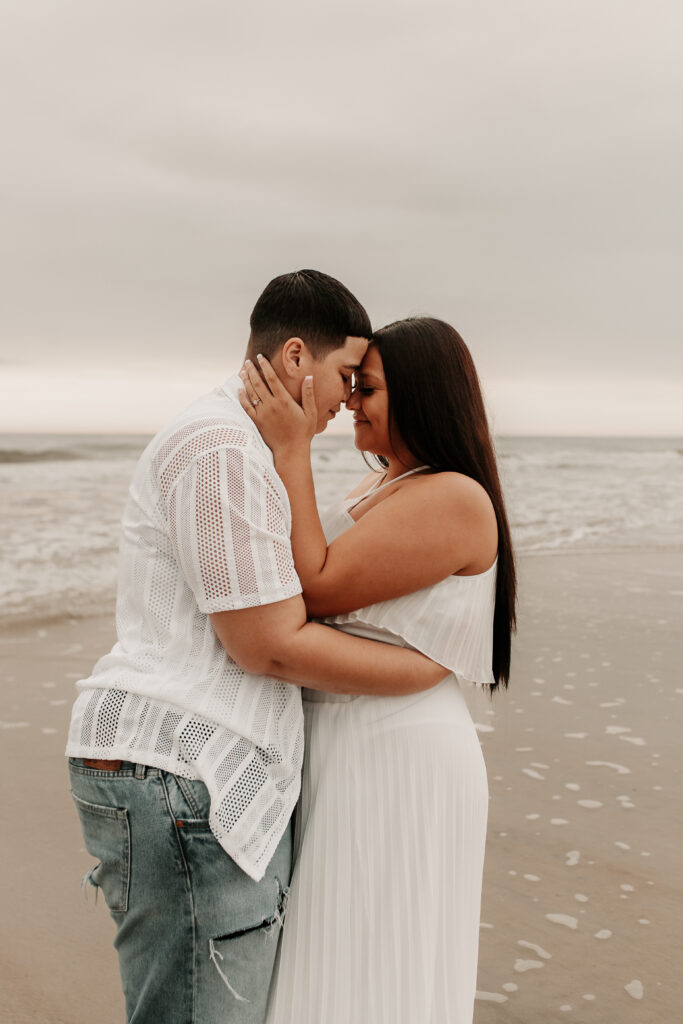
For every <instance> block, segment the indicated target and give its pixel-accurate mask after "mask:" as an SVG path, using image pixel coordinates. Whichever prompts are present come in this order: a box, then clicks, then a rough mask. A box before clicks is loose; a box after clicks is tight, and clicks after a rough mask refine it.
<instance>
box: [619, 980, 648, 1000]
mask: <svg viewBox="0 0 683 1024" xmlns="http://www.w3.org/2000/svg"><path fill="white" fill-rule="evenodd" d="M624 988H625V989H626V991H627V992H628V994H629V995H630V996H631V997H632V998H633V999H642V998H643V994H644V990H643V983H642V981H640V980H639V979H638V978H634V979H633V981H629V983H628V985H624Z"/></svg>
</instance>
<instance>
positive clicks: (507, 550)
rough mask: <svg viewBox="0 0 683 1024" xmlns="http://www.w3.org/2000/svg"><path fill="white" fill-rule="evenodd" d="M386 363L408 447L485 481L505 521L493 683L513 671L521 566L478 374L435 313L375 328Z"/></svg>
mask: <svg viewBox="0 0 683 1024" xmlns="http://www.w3.org/2000/svg"><path fill="white" fill-rule="evenodd" d="M372 342H373V343H374V344H375V345H376V346H377V349H378V351H379V354H380V356H381V359H382V364H383V366H384V376H385V378H386V382H387V393H388V398H389V431H390V435H389V436H390V437H391V431H392V428H393V429H394V430H395V432H396V433H397V434H398V436H399V437H400V438H401V441H402V442H403V444H404V445H405V446H406V448H408V450H409V451H410V452H411V453H412V454H413V455H414V456H415V458H417V459H419V460H420V461H421V462H424V463H426V464H427V465H428V466H431V468H432V469H434V470H435V471H436V472H443V471H448V470H450V471H455V472H457V473H463V474H464V475H465V476H469V477H472V479H473V480H476V481H477V483H478V484H481V486H482V487H483V488H484V490H485V491H486V493H487V494H488V496H489V498H490V499H491V503H492V505H493V508H494V511H495V513H496V522H497V524H498V570H497V578H496V606H495V612H494V618H493V677H494V680H495V682H494V683H493V684H492V686H491V690H495V689H496V687H497V686H498V685H499V684H501V685H502V686H504V687H506V686H507V684H508V680H509V678H510V642H511V635H512V632H513V631H514V629H515V625H516V610H515V601H516V572H515V558H514V553H513V550H512V541H511V539H510V527H509V525H508V518H507V513H506V511H505V502H504V500H503V492H502V488H501V486H500V479H499V476H498V467H497V466H496V456H495V452H494V448H493V442H492V440H491V434H490V432H489V426H488V421H487V418H486V410H485V408H484V400H483V398H482V394H481V387H480V384H479V377H478V376H477V371H476V369H475V366H474V362H473V360H472V356H471V355H470V352H469V349H468V348H467V345H466V344H465V342H464V341H463V340H462V338H461V337H460V335H459V334H458V332H457V331H456V330H455V328H453V327H451V326H450V324H447V323H444V321H443V320H435V319H433V318H432V317H413V318H411V319H409V320H398V321H397V322H396V323H393V324H389V325H388V326H387V327H383V328H382V329H381V330H379V331H375V333H374V334H373V336H372Z"/></svg>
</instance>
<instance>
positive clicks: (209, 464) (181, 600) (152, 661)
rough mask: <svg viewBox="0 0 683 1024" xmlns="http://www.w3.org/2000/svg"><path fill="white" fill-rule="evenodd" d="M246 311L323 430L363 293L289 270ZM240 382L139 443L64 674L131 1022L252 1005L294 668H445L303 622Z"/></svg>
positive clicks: (238, 1013)
mask: <svg viewBox="0 0 683 1024" xmlns="http://www.w3.org/2000/svg"><path fill="white" fill-rule="evenodd" d="M251 328H252V330H251V337H250V342H249V344H250V346H258V347H259V348H263V349H267V350H268V351H269V352H270V354H271V358H272V362H273V366H274V368H275V372H276V373H277V375H278V378H279V380H280V383H281V385H282V388H283V391H284V392H285V393H286V394H287V395H288V396H289V397H290V398H291V400H293V401H294V403H295V404H296V403H298V402H300V401H301V395H302V387H303V384H304V381H305V379H306V378H307V377H309V376H310V377H311V378H312V379H313V380H314V381H315V385H316V388H317V393H318V410H317V412H316V422H315V424H314V427H313V429H314V432H320V431H321V430H324V428H325V426H326V425H327V423H328V422H329V421H330V419H332V418H333V417H334V416H335V415H336V413H337V411H338V410H339V408H340V405H341V403H342V401H344V400H346V399H348V397H349V395H350V393H351V379H352V375H353V373H354V372H355V371H356V370H357V369H358V367H359V365H360V363H361V360H362V358H363V356H364V354H365V351H366V348H367V344H368V337H369V335H370V330H371V329H370V322H369V319H368V316H367V313H366V312H365V310H364V309H363V307H362V306H361V305H360V303H359V302H358V300H357V299H355V298H354V296H353V295H351V293H350V292H349V291H348V289H347V288H345V287H344V286H343V285H342V284H340V282H338V281H336V280H334V278H331V277H329V276H328V275H326V274H322V273H320V272H318V271H312V270H303V271H299V272H297V273H294V274H285V275H282V276H281V277H278V278H276V279H275V280H274V281H272V282H271V283H270V284H269V285H268V286H267V288H266V289H265V291H264V292H263V295H262V296H261V297H260V298H259V300H258V302H257V303H256V306H255V308H254V312H253V314H252V320H251ZM250 350H251V349H250ZM239 386H240V379H239V377H238V376H237V374H235V375H234V376H233V377H231V378H230V379H229V380H228V381H227V382H226V383H225V384H224V385H222V386H221V387H218V388H216V389H215V390H214V391H213V392H211V393H210V394H208V395H205V396H203V397H202V398H199V399H197V401H195V402H194V403H193V404H192V405H190V406H189V407H188V408H187V409H185V410H184V411H183V412H181V413H180V414H179V415H178V416H177V417H176V418H175V419H174V420H173V421H172V422H171V423H170V424H168V426H166V427H165V428H164V429H163V430H161V431H160V432H159V433H158V434H157V436H156V437H155V438H154V439H153V440H152V441H151V442H150V444H149V445H148V446H147V448H146V449H145V451H144V453H143V454H142V456H141V458H140V461H139V463H138V465H137V468H136V470H135V473H134V475H133V480H132V483H131V486H130V492H129V499H128V504H127V506H126V509H125V512H124V516H123V523H122V533H121V549H120V574H119V588H118V595H117V615H116V623H117V634H118V640H117V642H116V644H115V645H114V647H113V648H112V650H111V651H110V653H108V654H106V655H105V656H104V657H103V658H101V659H100V661H98V663H97V664H96V665H95V667H94V669H93V671H92V673H91V675H90V677H89V678H87V679H84V680H81V681H80V682H79V683H78V684H77V688H78V691H79V694H78V697H77V700H76V702H75V705H74V708H73V712H72V717H71V726H70V731H69V740H68V745H67V751H66V752H67V754H68V756H69V759H70V760H69V767H70V777H71V788H72V793H73V797H74V801H75V804H76V807H77V810H78V814H79V817H80V821H81V826H82V830H83V835H84V839H85V844H86V847H87V849H88V851H89V852H90V853H91V854H92V855H93V856H94V857H95V858H96V859H97V864H96V865H95V867H94V868H93V869H92V871H91V872H90V873H89V876H88V879H87V880H88V881H89V883H90V884H92V885H94V886H96V887H97V888H98V889H100V890H101V891H102V894H103V896H104V898H105V900H106V902H107V905H108V907H109V910H110V912H111V916H112V917H113V919H114V921H115V923H116V938H115V946H116V949H117V951H118V956H119V966H120V970H121V978H122V983H123V989H124V993H125V997H126V1018H127V1020H128V1021H130V1022H131V1024H132V1022H135V1024H176V1022H177V1024H218V1022H221V1024H229V1022H231V1024H247V1022H249V1024H259V1022H261V1021H263V1020H264V1017H265V1012H266V1000H267V995H268V988H269V984H270V979H271V973H272V970H273V963H274V959H275V951H276V947H277V939H278V936H279V932H280V926H281V924H282V920H283V917H284V913H285V906H286V902H287V895H288V890H289V881H290V874H291V861H292V837H291V823H290V819H291V815H292V811H293V809H294V807H295V804H296V802H297V798H298V795H299V789H300V775H301V765H302V758H303V743H304V733H303V717H302V709H301V690H300V688H301V686H302V685H303V684H305V685H307V686H309V687H319V688H320V689H329V690H335V689H342V690H344V689H346V690H347V691H348V692H356V693H360V692H366V691H367V690H368V689H373V688H377V689H379V690H380V691H383V692H387V693H393V692H401V690H402V689H406V690H408V691H413V690H414V691H417V690H419V689H420V688H423V687H427V686H431V685H433V684H434V683H435V682H437V681H438V680H439V679H440V678H442V677H443V676H444V674H445V670H444V669H443V668H442V667H441V666H439V665H437V664H435V663H434V662H433V661H430V660H429V659H427V658H425V657H423V656H422V655H421V654H418V653H416V652H412V651H402V650H398V649H396V648H390V647H388V646H386V645H377V644H374V643H372V642H371V641H369V640H363V639H359V638H355V637H350V636H346V635H344V634H342V633H340V632H338V631H337V630H334V629H331V628H329V627H327V626H322V625H319V624H317V623H312V622H307V618H306V608H305V605H304V602H303V599H302V597H301V584H300V582H299V578H298V575H297V572H296V569H295V566H294V562H293V558H292V550H291V542H290V529H291V516H290V507H289V501H288V498H287V493H286V491H285V489H284V486H283V484H282V481H281V480H280V478H279V476H278V474H277V472H276V470H275V468H274V464H273V458H272V455H271V452H270V450H269V449H268V447H267V446H266V444H265V443H264V441H263V440H262V438H261V436H260V434H259V432H258V430H257V428H256V427H255V425H254V424H253V422H252V421H251V419H250V417H249V416H248V415H246V413H245V412H244V411H243V409H242V408H241V407H240V403H239V400H238V390H239ZM369 662H371V663H372V669H371V670H370V671H369V670H368V663H369ZM292 684H294V685H292Z"/></svg>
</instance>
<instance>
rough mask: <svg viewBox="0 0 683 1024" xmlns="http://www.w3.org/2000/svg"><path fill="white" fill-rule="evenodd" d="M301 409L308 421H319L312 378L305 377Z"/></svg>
mask: <svg viewBox="0 0 683 1024" xmlns="http://www.w3.org/2000/svg"><path fill="white" fill-rule="evenodd" d="M301 408H302V409H303V411H304V413H305V415H306V418H307V419H317V417H318V405H317V402H316V400H315V390H314V387H313V378H312V377H304V382H303V384H302V386H301Z"/></svg>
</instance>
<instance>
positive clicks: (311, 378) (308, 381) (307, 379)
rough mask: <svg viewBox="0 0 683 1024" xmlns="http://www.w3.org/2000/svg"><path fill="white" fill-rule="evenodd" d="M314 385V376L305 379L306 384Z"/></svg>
mask: <svg viewBox="0 0 683 1024" xmlns="http://www.w3.org/2000/svg"><path fill="white" fill-rule="evenodd" d="M312 383H313V376H312V375H311V374H309V375H308V377H304V384H312Z"/></svg>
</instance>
